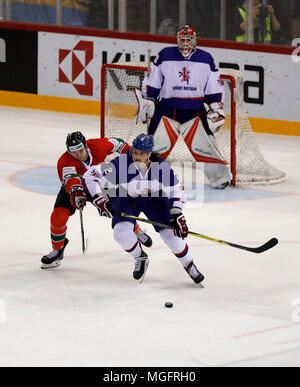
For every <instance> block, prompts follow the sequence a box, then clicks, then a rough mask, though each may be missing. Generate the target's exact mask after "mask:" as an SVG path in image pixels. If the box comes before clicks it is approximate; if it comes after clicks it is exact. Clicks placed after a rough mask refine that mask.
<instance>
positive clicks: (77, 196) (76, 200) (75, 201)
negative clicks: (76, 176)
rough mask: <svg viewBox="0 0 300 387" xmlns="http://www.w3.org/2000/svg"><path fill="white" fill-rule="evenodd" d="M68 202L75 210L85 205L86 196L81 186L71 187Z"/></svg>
mask: <svg viewBox="0 0 300 387" xmlns="http://www.w3.org/2000/svg"><path fill="white" fill-rule="evenodd" d="M70 202H71V204H72V206H73V207H75V208H77V210H80V209H81V208H83V207H84V206H85V205H86V194H85V192H84V188H83V186H82V185H72V187H71V189H70Z"/></svg>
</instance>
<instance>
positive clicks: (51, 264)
mask: <svg viewBox="0 0 300 387" xmlns="http://www.w3.org/2000/svg"><path fill="white" fill-rule="evenodd" d="M60 265H61V261H55V262H52V263H49V264H47V263H42V266H41V269H52V268H54V267H58V266H60Z"/></svg>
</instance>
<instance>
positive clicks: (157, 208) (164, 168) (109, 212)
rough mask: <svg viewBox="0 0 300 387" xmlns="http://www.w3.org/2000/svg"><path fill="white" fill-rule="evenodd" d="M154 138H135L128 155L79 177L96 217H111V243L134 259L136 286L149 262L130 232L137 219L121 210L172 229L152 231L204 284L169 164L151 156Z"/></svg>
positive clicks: (178, 186)
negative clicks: (193, 256) (189, 245)
mask: <svg viewBox="0 0 300 387" xmlns="http://www.w3.org/2000/svg"><path fill="white" fill-rule="evenodd" d="M153 146H154V141H153V136H151V135H146V134H140V135H139V136H138V137H137V138H136V139H135V140H134V141H133V144H132V148H131V151H130V152H129V153H127V154H126V155H122V156H120V157H117V158H116V159H114V160H113V161H112V162H111V163H102V164H99V165H98V166H94V167H92V168H90V169H89V170H88V171H87V172H86V173H85V175H84V179H85V182H86V186H87V188H88V190H89V192H90V194H91V195H92V197H93V198H94V199H93V203H94V205H95V206H96V207H97V208H98V209H99V212H100V215H103V216H107V217H109V218H112V227H113V229H114V239H115V240H116V241H117V242H118V243H119V244H120V246H121V247H122V248H123V249H124V250H125V251H126V252H128V253H129V254H131V255H132V256H133V257H134V258H135V267H134V271H133V277H134V279H136V280H138V281H139V282H141V281H142V280H143V278H144V275H145V273H146V270H147V267H148V264H149V259H148V256H147V254H146V253H145V252H144V251H143V249H142V247H141V244H140V243H139V241H138V240H137V237H136V235H135V234H134V232H133V230H134V227H135V223H136V221H135V220H134V219H131V218H126V217H123V216H121V215H120V213H121V212H124V213H127V214H130V215H133V216H139V214H140V213H141V212H143V213H144V214H145V215H146V217H147V218H148V219H149V220H151V221H155V222H160V223H164V224H170V225H172V226H173V230H172V229H166V228H160V227H154V228H155V230H156V231H157V232H158V233H159V234H160V237H161V238H162V240H163V241H164V242H165V244H166V245H167V246H168V247H169V248H170V249H171V251H172V252H173V253H174V255H175V256H176V257H177V258H178V260H179V261H180V262H181V264H182V265H183V267H184V269H185V270H186V271H187V272H188V274H189V275H190V277H191V278H192V280H193V281H194V282H195V283H200V282H202V281H203V279H204V276H203V275H202V274H201V273H200V272H199V271H198V269H197V267H196V265H195V263H194V262H193V258H192V256H191V254H190V251H189V248H188V245H187V244H186V242H185V241H184V239H185V238H186V237H187V235H188V234H187V232H188V227H187V224H186V220H185V217H184V215H183V214H182V206H183V202H184V191H183V189H182V185H181V182H180V181H179V179H178V178H177V176H176V175H175V174H174V172H173V170H172V169H171V167H170V166H169V164H168V163H167V162H166V161H164V160H163V159H161V158H160V157H159V156H158V155H156V154H154V153H153Z"/></svg>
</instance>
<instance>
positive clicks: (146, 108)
mask: <svg viewBox="0 0 300 387" xmlns="http://www.w3.org/2000/svg"><path fill="white" fill-rule="evenodd" d="M134 91H135V96H136V99H137V102H138V106H137V112H136V116H137V118H136V123H138V122H139V121H142V123H143V124H145V123H146V122H147V119H148V118H152V117H153V114H154V111H155V105H154V102H153V101H151V100H150V99H145V98H143V97H142V93H141V92H140V90H138V89H134Z"/></svg>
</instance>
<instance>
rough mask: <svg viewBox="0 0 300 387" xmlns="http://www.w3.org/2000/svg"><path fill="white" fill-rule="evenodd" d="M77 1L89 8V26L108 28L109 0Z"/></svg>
mask: <svg viewBox="0 0 300 387" xmlns="http://www.w3.org/2000/svg"><path fill="white" fill-rule="evenodd" d="M77 3H78V4H80V5H82V6H85V7H86V8H87V9H88V17H87V26H88V27H92V28H104V29H106V28H108V4H107V0H77Z"/></svg>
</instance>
